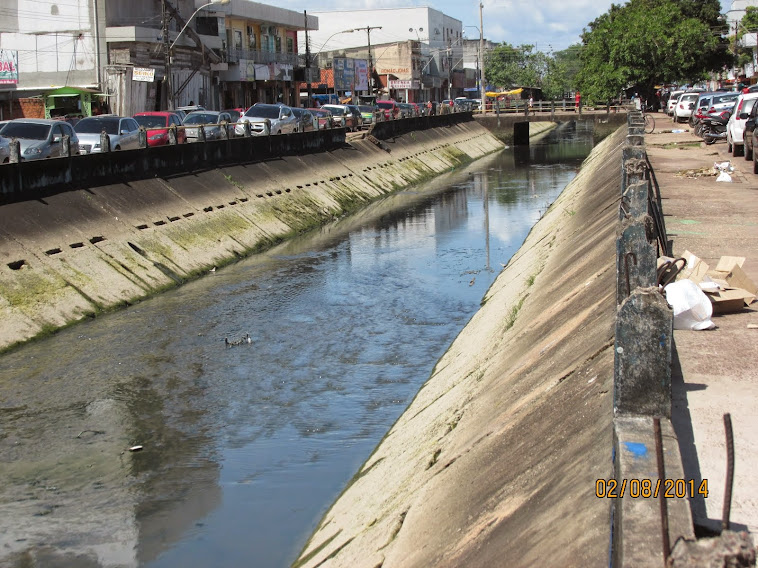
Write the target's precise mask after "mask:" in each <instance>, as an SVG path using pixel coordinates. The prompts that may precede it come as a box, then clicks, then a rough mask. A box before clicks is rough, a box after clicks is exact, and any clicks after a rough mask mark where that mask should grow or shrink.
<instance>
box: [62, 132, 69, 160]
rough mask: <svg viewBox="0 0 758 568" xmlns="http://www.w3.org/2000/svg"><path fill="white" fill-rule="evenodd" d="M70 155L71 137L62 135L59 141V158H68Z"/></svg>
mask: <svg viewBox="0 0 758 568" xmlns="http://www.w3.org/2000/svg"><path fill="white" fill-rule="evenodd" d="M70 155H71V137H70V136H69V135H68V134H64V135H63V138H62V139H61V156H64V157H66V158H67V157H69V156H70Z"/></svg>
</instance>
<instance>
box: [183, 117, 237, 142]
mask: <svg viewBox="0 0 758 568" xmlns="http://www.w3.org/2000/svg"><path fill="white" fill-rule="evenodd" d="M183 124H184V132H185V134H186V135H187V142H197V141H198V138H199V137H200V125H202V126H203V130H204V131H205V139H206V140H220V139H221V138H222V137H223V134H222V133H223V128H226V137H227V138H231V137H233V136H234V123H233V122H232V117H231V116H229V113H228V112H219V111H217V110H193V111H192V112H191V113H189V114H188V115H187V116H185V117H184V123H183Z"/></svg>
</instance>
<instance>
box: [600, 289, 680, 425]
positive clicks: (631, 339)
mask: <svg viewBox="0 0 758 568" xmlns="http://www.w3.org/2000/svg"><path fill="white" fill-rule="evenodd" d="M673 321H674V318H673V313H672V311H671V309H670V308H669V306H668V304H667V303H666V300H665V299H664V297H663V296H662V295H661V294H660V293H659V292H658V289H657V288H638V289H637V290H635V291H634V292H633V293H632V295H631V296H630V297H629V298H627V299H626V300H625V301H624V303H623V304H621V307H620V308H619V310H618V315H617V318H616V340H615V351H616V354H615V355H616V356H615V361H614V389H613V406H614V412H615V413H616V415H619V414H638V415H646V416H665V417H667V418H670V417H671V339H672V334H673Z"/></svg>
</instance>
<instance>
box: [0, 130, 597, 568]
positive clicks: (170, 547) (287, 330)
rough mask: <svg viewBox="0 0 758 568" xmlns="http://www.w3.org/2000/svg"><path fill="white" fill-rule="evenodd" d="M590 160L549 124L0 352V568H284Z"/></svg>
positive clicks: (583, 135) (579, 133) (583, 133)
mask: <svg viewBox="0 0 758 568" xmlns="http://www.w3.org/2000/svg"><path fill="white" fill-rule="evenodd" d="M591 148H592V132H591V130H589V129H585V128H584V126H583V124H582V123H579V124H578V126H576V125H574V126H568V127H566V128H562V129H559V130H558V131H557V132H556V133H554V134H553V135H551V136H550V137H548V138H547V139H545V140H544V141H543V142H542V143H540V144H537V145H533V146H532V147H531V148H530V149H528V150H526V151H525V152H521V153H517V154H514V152H513V151H511V150H508V151H505V152H503V153H500V154H498V155H495V156H491V157H489V158H485V159H483V160H480V161H479V162H476V163H474V164H473V165H472V166H470V167H469V168H467V169H465V170H462V171H459V172H454V173H451V174H448V175H446V176H444V177H442V178H440V179H438V180H436V181H435V182H433V183H432V184H428V185H425V186H423V187H416V188H413V189H412V190H409V191H405V192H402V193H398V194H395V195H392V196H389V197H387V198H384V199H382V200H381V201H378V202H375V203H373V204H372V205H371V206H369V207H368V208H367V209H365V210H363V211H361V212H360V213H358V214H356V215H354V216H351V217H348V218H344V219H342V220H340V221H337V222H335V223H333V224H331V225H328V226H325V227H323V228H321V229H319V230H316V231H314V232H312V233H309V234H306V235H304V236H302V237H299V238H297V239H295V240H292V241H289V242H287V243H285V244H283V245H280V246H279V247H277V248H274V249H272V250H270V251H268V252H267V253H266V254H263V255H258V256H254V257H251V258H248V259H246V260H243V261H242V262H240V263H237V264H235V265H232V266H228V267H226V268H224V269H222V270H217V271H215V272H214V273H213V274H209V275H208V276H207V277H204V278H202V279H200V280H197V281H194V282H192V283H189V284H187V285H186V286H183V287H181V288H179V289H175V290H171V291H168V292H166V293H164V294H162V295H159V296H157V297H154V298H152V299H149V300H146V301H144V302H142V303H139V304H137V305H135V306H132V307H130V308H128V309H126V310H122V311H120V312H118V313H113V314H109V315H107V316H105V317H102V318H96V319H94V320H91V321H87V322H85V323H82V324H80V325H77V326H74V327H72V328H69V329H66V330H64V331H61V332H59V333H57V334H55V335H53V336H50V337H48V338H46V339H43V340H40V341H37V342H33V343H30V344H27V345H25V346H23V347H21V348H19V349H17V350H14V351H12V352H9V353H6V354H4V355H2V357H1V358H0V484H1V487H2V488H1V489H0V510H1V511H2V515H0V565H4V566H5V565H8V566H28V565H37V566H49V565H55V566H77V567H78V566H154V567H158V566H161V567H162V566H187V567H191V566H198V567H200V566H243V565H254V566H258V567H267V566H270V567H279V566H286V565H289V564H290V563H291V562H293V561H294V560H295V559H296V557H297V555H298V552H299V551H300V550H301V549H302V547H303V546H304V544H305V542H306V540H307V539H308V536H309V535H310V534H311V532H312V531H313V529H314V528H315V526H316V524H317V523H318V521H319V520H320V518H321V516H322V515H323V514H324V512H325V511H326V510H327V508H328V507H329V505H330V504H331V503H332V502H333V501H334V499H335V498H336V497H337V495H338V494H339V493H340V491H341V490H342V489H343V488H344V487H345V485H346V484H347V483H348V482H349V481H350V479H351V477H352V476H353V475H354V473H355V472H356V471H357V469H358V468H359V466H360V464H362V463H363V462H364V461H365V460H366V458H367V457H368V456H369V455H370V453H371V451H372V449H373V448H374V447H375V446H376V444H377V443H378V442H379V440H380V439H381V438H382V436H383V435H384V434H385V433H386V432H387V430H388V428H389V427H390V426H391V425H392V424H393V422H394V421H395V420H396V419H397V418H398V416H400V414H401V413H402V412H403V410H404V409H405V408H406V406H407V405H408V403H409V402H410V401H411V400H412V398H413V397H414V395H415V394H416V392H417V391H418V389H419V387H420V386H421V385H422V384H423V383H424V381H426V379H427V378H428V377H429V375H430V373H431V371H432V369H433V367H434V365H435V363H436V362H437V360H438V359H439V358H440V356H442V354H443V353H444V352H445V350H446V349H447V347H448V346H449V344H450V343H451V341H452V340H453V339H454V338H455V336H456V335H457V334H458V333H459V332H460V330H461V329H462V327H463V326H464V325H465V324H466V322H467V321H468V320H469V319H470V318H471V317H472V315H473V314H474V313H475V312H476V311H477V309H478V308H479V305H480V302H481V300H482V298H483V296H484V294H485V292H486V291H487V289H488V288H489V286H490V285H491V284H492V283H493V281H494V280H495V278H496V276H497V274H498V273H499V272H500V271H501V269H502V266H504V265H505V264H506V263H507V262H508V260H509V258H510V257H511V256H512V255H513V254H514V252H516V250H517V249H518V248H519V246H520V245H521V243H522V242H523V240H524V238H525V237H526V235H527V234H528V232H529V230H530V228H531V227H532V225H533V224H534V223H535V222H536V221H537V220H538V219H539V218H540V217H541V215H543V214H544V212H545V210H546V208H547V207H548V205H549V204H550V203H552V202H553V201H554V200H555V199H556V198H557V196H558V195H559V194H560V192H561V190H562V189H563V188H564V187H565V185H566V184H567V183H568V182H569V181H570V180H571V179H572V178H573V177H574V176H575V175H576V172H577V170H578V168H579V165H580V163H581V160H582V159H583V158H584V157H585V156H587V155H588V154H589V152H590V150H591ZM246 334H249V336H250V338H251V340H252V343H247V342H246V341H242V339H243V338H244V337H245V336H246ZM225 338H228V339H229V340H230V341H232V342H240V343H241V344H240V345H237V346H235V347H226V346H225V341H224V340H225Z"/></svg>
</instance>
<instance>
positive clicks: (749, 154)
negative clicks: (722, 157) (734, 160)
mask: <svg viewBox="0 0 758 568" xmlns="http://www.w3.org/2000/svg"><path fill="white" fill-rule="evenodd" d="M742 155H743V156H744V157H745V160H752V159H753V147H752V146H751V147H750V148H748V147H747V141H746V142H745V144H744V152H743V153H742Z"/></svg>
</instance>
